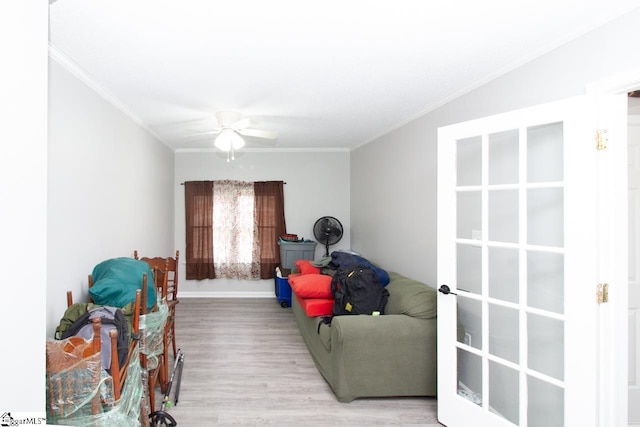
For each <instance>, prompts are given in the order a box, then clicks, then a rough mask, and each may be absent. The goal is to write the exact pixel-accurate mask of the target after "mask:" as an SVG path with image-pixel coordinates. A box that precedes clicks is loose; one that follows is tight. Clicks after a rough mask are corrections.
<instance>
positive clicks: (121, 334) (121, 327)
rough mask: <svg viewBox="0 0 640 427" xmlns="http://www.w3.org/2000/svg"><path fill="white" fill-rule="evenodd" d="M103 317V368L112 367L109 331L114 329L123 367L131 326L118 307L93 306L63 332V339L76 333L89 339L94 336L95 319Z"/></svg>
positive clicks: (101, 350)
mask: <svg viewBox="0 0 640 427" xmlns="http://www.w3.org/2000/svg"><path fill="white" fill-rule="evenodd" d="M96 317H100V318H101V320H100V321H101V323H102V326H101V329H100V343H101V344H100V358H101V360H102V367H103V369H105V370H107V371H110V367H111V337H109V332H110V331H111V330H112V329H115V330H116V331H118V337H117V339H116V344H117V346H118V362H119V364H120V365H119V366H120V367H123V366H124V364H125V363H126V361H127V356H128V354H129V326H128V324H127V319H126V317H125V316H124V314H123V313H122V310H120V309H119V308H116V307H110V306H100V307H96V308H93V309H91V310H89V311H87V312H86V313H84V314H83V315H82V316H80V317H79V318H78V320H76V321H75V322H73V324H71V326H69V327H68V328H67V330H66V331H64V333H63V334H62V339H65V338H69V337H72V336H75V335H78V336H81V337H83V338H85V339H87V340H89V339H92V338H93V319H94V318H96Z"/></svg>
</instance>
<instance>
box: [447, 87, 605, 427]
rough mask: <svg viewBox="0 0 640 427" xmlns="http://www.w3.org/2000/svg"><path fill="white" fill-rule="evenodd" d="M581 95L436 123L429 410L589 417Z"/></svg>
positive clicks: (589, 212)
mask: <svg viewBox="0 0 640 427" xmlns="http://www.w3.org/2000/svg"><path fill="white" fill-rule="evenodd" d="M590 105H591V104H590V103H589V102H587V97H580V98H573V99H569V100H564V101H560V102H555V103H551V104H546V105H541V106H537V107H533V108H527V109H523V110H518V111H514V112H509V113H505V114H500V115H497V116H492V117H487V118H484V119H479V120H473V121H469V122H464V123H459V124H456V125H451V126H447V127H443V128H440V129H439V131H438V287H439V288H440V291H441V292H440V293H439V294H438V420H439V421H440V422H441V423H442V424H444V425H446V426H449V427H463V426H464V427H466V426H470V425H473V426H474V427H482V426H492V427H494V426H497V427H500V426H522V427H552V426H567V427H570V426H581V427H588V426H594V425H596V423H597V418H598V417H597V405H596V403H597V382H598V376H597V361H598V356H597V302H596V298H595V291H596V286H597V277H598V271H597V269H598V267H597V253H598V252H597V244H596V243H597V236H596V230H597V209H596V207H597V205H596V201H597V150H596V149H595V142H594V129H593V127H592V126H590V123H593V120H592V118H593V115H592V113H591V112H592V108H591V107H590Z"/></svg>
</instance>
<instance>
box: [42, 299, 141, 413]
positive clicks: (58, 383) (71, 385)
mask: <svg viewBox="0 0 640 427" xmlns="http://www.w3.org/2000/svg"><path fill="white" fill-rule="evenodd" d="M140 301H141V292H140V291H139V290H138V291H137V292H136V298H135V303H134V317H133V332H134V333H135V334H137V331H138V328H139V321H140V316H139V313H140ZM67 304H68V305H69V306H70V305H71V304H73V298H72V295H71V292H70V291H69V292H67ZM135 313H138V315H135ZM101 327H102V324H101V322H100V318H96V319H93V338H92V339H91V340H89V341H87V340H85V339H84V338H82V337H80V336H73V337H69V338H66V339H64V340H48V341H47V349H46V374H47V390H48V391H47V393H48V394H47V397H48V399H47V412H48V417H49V418H50V420H51V421H53V422H58V421H64V420H68V419H72V418H77V417H81V416H91V415H97V414H99V413H101V412H102V405H103V404H105V405H113V404H115V403H116V402H118V401H119V400H120V395H121V392H122V388H123V386H124V383H125V380H126V378H127V373H128V367H129V362H130V360H131V357H132V356H133V354H134V352H135V347H136V346H137V343H138V342H137V340H136V339H132V340H131V343H130V345H129V352H128V355H127V360H126V363H125V364H124V366H120V365H119V363H118V348H117V346H118V345H117V337H118V332H117V331H116V330H112V331H110V332H109V338H110V343H111V365H110V367H109V372H110V376H111V381H110V383H111V391H112V399H113V400H112V401H102V400H101V394H100V392H99V388H100V382H101V379H102V376H103V375H104V374H103V369H102V368H103V367H102V361H101V357H100V351H101V347H102V343H101V338H100V330H101ZM107 384H109V381H107ZM106 395H108V393H107V394H106ZM106 395H105V396H106ZM88 402H90V406H88V405H87V403H88Z"/></svg>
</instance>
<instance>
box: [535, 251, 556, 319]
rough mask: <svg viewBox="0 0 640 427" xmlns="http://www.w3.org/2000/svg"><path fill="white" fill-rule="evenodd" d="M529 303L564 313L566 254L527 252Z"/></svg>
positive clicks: (543, 308)
mask: <svg viewBox="0 0 640 427" xmlns="http://www.w3.org/2000/svg"><path fill="white" fill-rule="evenodd" d="M527 304H528V305H529V307H535V308H540V309H542V310H547V311H552V312H554V313H558V314H563V313H564V256H563V255H562V254H553V253H545V252H528V253H527Z"/></svg>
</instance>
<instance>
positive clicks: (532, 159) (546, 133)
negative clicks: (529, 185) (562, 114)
mask: <svg viewBox="0 0 640 427" xmlns="http://www.w3.org/2000/svg"><path fill="white" fill-rule="evenodd" d="M563 152H564V147H563V131H562V122H560V123H549V124H544V125H540V126H533V127H530V128H528V129H527V181H528V182H552V181H562V179H563V175H564V168H563V158H564V156H563Z"/></svg>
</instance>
